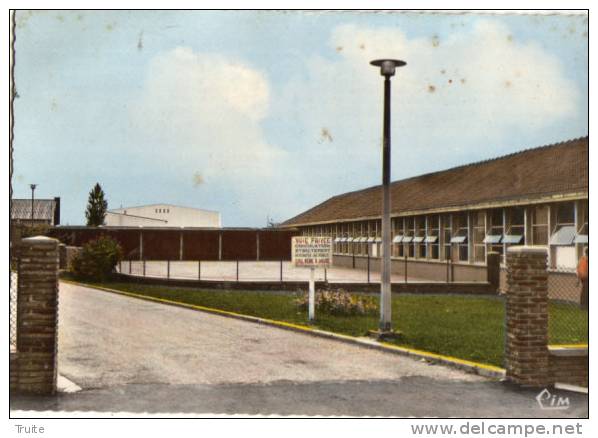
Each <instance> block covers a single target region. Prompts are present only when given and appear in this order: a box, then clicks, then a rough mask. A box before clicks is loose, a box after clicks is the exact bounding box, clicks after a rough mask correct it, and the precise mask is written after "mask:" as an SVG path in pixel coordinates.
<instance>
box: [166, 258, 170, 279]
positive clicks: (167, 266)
mask: <svg viewBox="0 0 598 438" xmlns="http://www.w3.org/2000/svg"><path fill="white" fill-rule="evenodd" d="M166 279H167V280H170V259H168V260H166Z"/></svg>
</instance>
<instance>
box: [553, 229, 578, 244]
mask: <svg viewBox="0 0 598 438" xmlns="http://www.w3.org/2000/svg"><path fill="white" fill-rule="evenodd" d="M576 234H577V233H576V232H575V227H573V226H566V227H562V228H560V229H559V230H558V231H557V232H556V233H554V234H553V235H552V236H551V237H550V244H551V245H560V246H563V245H565V246H566V245H571V244H572V243H573V240H574V239H575V235H576Z"/></svg>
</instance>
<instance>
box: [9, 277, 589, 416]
mask: <svg viewBox="0 0 598 438" xmlns="http://www.w3.org/2000/svg"><path fill="white" fill-rule="evenodd" d="M59 317H60V326H59V360H58V363H59V369H58V371H59V373H60V374H61V375H63V376H65V377H66V378H68V379H69V380H71V381H73V382H74V383H76V384H77V385H79V386H80V387H81V388H82V391H79V392H76V393H71V394H60V395H59V396H57V397H47V398H44V397H41V398H39V397H13V399H12V400H11V409H13V410H17V411H18V412H17V411H15V413H16V414H18V415H29V414H27V413H26V412H22V411H27V410H59V411H67V413H66V414H65V416H68V415H69V414H68V412H72V411H89V410H92V411H100V412H119V411H123V412H132V413H143V412H150V413H177V412H181V413H197V414H209V413H213V414H243V415H332V416H338V415H349V416H374V415H382V416H442V417H446V416H459V417H460V416H475V417H484V416H489V417H501V416H504V417H511V416H517V417H538V416H539V417H544V416H551V415H552V416H558V417H561V416H585V415H587V412H588V411H587V396H580V395H575V394H571V393H567V396H569V398H570V400H571V407H570V409H568V410H566V411H558V412H550V411H543V410H541V409H540V408H539V406H538V404H537V403H536V401H535V398H534V397H535V395H536V392H537V391H520V390H514V389H513V388H510V387H507V386H505V385H504V384H502V383H499V382H495V381H491V380H488V379H485V378H482V377H480V376H475V375H471V374H467V373H464V372H462V371H459V370H455V369H452V368H448V367H444V366H439V365H429V364H427V363H425V362H422V361H418V360H415V359H412V358H407V357H402V356H398V355H394V354H389V353H385V352H381V351H376V350H369V349H366V348H362V347H358V346H354V345H350V344H346V343H342V342H338V341H334V340H330V339H323V338H317V337H313V336H308V335H305V334H301V333H296V332H292V331H288V330H283V329H279V328H275V327H269V326H265V325H261V324H255V323H251V322H247V321H241V320H236V319H232V318H227V317H222V316H217V315H212V314H207V313H203V312H198V311H194V310H190V309H184V308H179V307H174V306H168V305H164V304H158V303H153V302H149V301H144V300H140V299H135V298H129V297H124V296H120V295H116V294H111V293H108V292H102V291H98V290H94V289H90V288H85V287H80V286H74V285H69V284H64V283H61V285H60V311H59Z"/></svg>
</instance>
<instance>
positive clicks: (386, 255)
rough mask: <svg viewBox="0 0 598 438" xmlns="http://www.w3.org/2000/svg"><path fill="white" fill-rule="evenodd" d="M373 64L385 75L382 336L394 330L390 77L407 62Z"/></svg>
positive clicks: (392, 61) (388, 61)
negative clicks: (392, 306)
mask: <svg viewBox="0 0 598 438" xmlns="http://www.w3.org/2000/svg"><path fill="white" fill-rule="evenodd" d="M370 64H371V65H373V66H376V67H380V74H381V75H382V76H384V127H383V137H384V140H383V143H382V275H381V281H380V326H379V336H383V335H384V334H385V333H386V334H389V333H390V332H391V331H392V325H391V313H392V312H391V311H392V308H391V305H392V302H391V285H390V270H391V264H390V78H391V77H392V76H394V74H395V69H396V68H397V67H402V66H404V65H407V63H406V62H404V61H400V60H397V59H377V60H374V61H372V62H370Z"/></svg>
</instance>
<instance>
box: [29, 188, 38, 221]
mask: <svg viewBox="0 0 598 438" xmlns="http://www.w3.org/2000/svg"><path fill="white" fill-rule="evenodd" d="M29 187H31V227H32V228H33V199H34V198H35V196H34V194H35V188H36V187H37V184H29Z"/></svg>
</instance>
